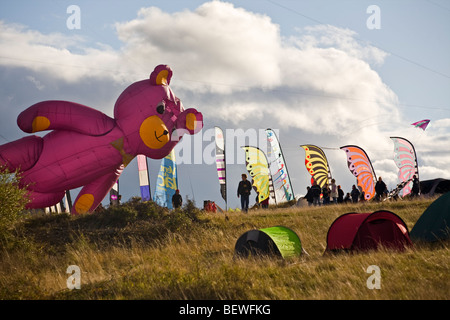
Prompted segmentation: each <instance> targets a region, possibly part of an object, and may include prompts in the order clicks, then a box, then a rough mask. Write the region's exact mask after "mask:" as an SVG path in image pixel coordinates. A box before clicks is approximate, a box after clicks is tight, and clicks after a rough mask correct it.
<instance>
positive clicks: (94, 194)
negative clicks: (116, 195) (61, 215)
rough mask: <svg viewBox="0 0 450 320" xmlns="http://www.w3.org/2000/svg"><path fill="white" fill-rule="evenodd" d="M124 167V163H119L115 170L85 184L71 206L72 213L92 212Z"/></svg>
mask: <svg viewBox="0 0 450 320" xmlns="http://www.w3.org/2000/svg"><path fill="white" fill-rule="evenodd" d="M123 169H124V165H123V164H121V165H119V166H118V167H117V168H116V169H115V170H112V171H111V172H110V173H109V174H106V175H104V176H102V177H100V178H98V179H97V180H94V181H92V182H91V183H89V184H87V185H85V186H84V187H83V188H82V189H81V190H80V193H79V194H78V196H77V198H76V199H75V202H74V203H73V206H72V212H71V213H72V214H82V213H87V212H89V213H90V212H94V210H95V209H96V208H97V206H98V205H99V204H100V203H101V202H102V200H103V198H105V197H106V195H107V194H108V192H109V190H111V188H112V187H113V185H114V183H115V182H116V181H117V180H118V179H119V176H120V174H121V173H122V171H123Z"/></svg>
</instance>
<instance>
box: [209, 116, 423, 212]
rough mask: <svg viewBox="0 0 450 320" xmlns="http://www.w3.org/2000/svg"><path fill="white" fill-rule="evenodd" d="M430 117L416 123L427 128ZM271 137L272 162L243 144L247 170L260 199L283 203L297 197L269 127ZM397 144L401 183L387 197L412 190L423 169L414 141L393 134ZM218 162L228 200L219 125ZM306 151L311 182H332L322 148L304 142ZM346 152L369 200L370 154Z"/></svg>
mask: <svg viewBox="0 0 450 320" xmlns="http://www.w3.org/2000/svg"><path fill="white" fill-rule="evenodd" d="M428 123H429V120H426V121H421V122H420V123H419V122H417V123H414V124H413V125H416V126H417V127H420V128H421V129H423V130H425V128H426V126H427V125H428ZM266 134H267V139H268V141H269V142H270V151H271V153H272V158H275V160H273V161H272V162H270V163H269V162H268V158H267V156H266V154H265V153H264V152H263V151H262V150H261V149H259V148H258V147H254V146H243V147H242V148H243V149H244V150H245V160H246V169H247V171H248V173H249V174H250V176H251V177H252V180H253V181H252V185H253V188H254V189H255V191H256V192H257V194H258V202H259V203H261V202H263V201H264V200H266V199H267V198H269V203H275V204H277V203H281V202H286V201H291V200H295V194H294V191H293V188H292V184H291V180H290V178H289V173H288V169H287V166H286V161H285V159H284V156H283V152H282V151H281V146H280V143H279V141H278V138H277V136H276V134H275V132H274V131H273V130H272V129H266ZM390 138H391V139H392V141H393V143H394V162H395V164H396V165H397V167H398V169H399V170H398V185H397V186H396V188H394V190H392V191H391V192H390V193H389V194H388V196H387V198H386V199H389V198H392V197H395V196H400V197H404V196H406V195H408V194H410V193H411V190H412V186H413V180H414V177H416V178H417V180H419V168H418V163H417V156H416V151H415V149H414V146H413V144H412V143H411V142H410V141H408V140H407V139H405V138H402V137H390ZM215 139H216V164H217V173H218V177H219V183H220V191H221V195H222V198H223V199H224V200H225V202H227V191H226V190H227V187H226V156H225V142H224V140H225V139H224V135H223V131H222V129H221V128H219V127H215ZM300 147H301V148H303V149H304V151H305V167H306V170H307V171H308V173H309V174H310V175H311V185H312V184H313V183H314V182H315V183H317V184H318V185H319V186H320V188H323V187H324V186H325V185H330V183H331V180H332V175H331V170H330V166H329V164H328V160H327V157H326V155H325V152H324V151H323V150H322V148H320V147H318V146H316V145H312V144H305V145H300ZM340 149H341V150H343V151H345V153H346V158H347V166H348V168H349V170H350V172H351V173H352V174H353V175H354V176H355V178H356V181H357V185H358V186H359V187H360V189H361V191H362V192H363V195H364V199H365V200H371V199H372V198H373V197H374V196H375V185H376V182H377V176H376V173H375V170H374V169H373V166H372V163H371V161H370V159H369V156H368V155H367V153H366V152H365V151H364V150H363V149H362V148H361V147H359V146H355V145H346V146H342V147H340Z"/></svg>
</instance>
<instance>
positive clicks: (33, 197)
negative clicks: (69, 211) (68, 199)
mask: <svg viewBox="0 0 450 320" xmlns="http://www.w3.org/2000/svg"><path fill="white" fill-rule="evenodd" d="M65 194H66V193H65V191H61V192H55V193H40V192H36V191H29V193H28V195H29V197H30V202H28V204H27V205H26V208H27V209H42V208H46V207H50V206H53V205H55V204H57V203H59V202H60V201H61V200H62V198H64V196H65Z"/></svg>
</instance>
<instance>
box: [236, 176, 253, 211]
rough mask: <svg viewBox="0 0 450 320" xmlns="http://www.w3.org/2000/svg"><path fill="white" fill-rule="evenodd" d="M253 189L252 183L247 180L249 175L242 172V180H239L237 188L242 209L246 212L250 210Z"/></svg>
mask: <svg viewBox="0 0 450 320" xmlns="http://www.w3.org/2000/svg"><path fill="white" fill-rule="evenodd" d="M251 191H252V184H251V183H250V181H248V180H247V175H246V174H245V173H243V174H242V181H240V182H239V185H238V189H237V196H238V198H239V197H240V198H241V209H242V211H244V212H248V204H249V199H250V193H251Z"/></svg>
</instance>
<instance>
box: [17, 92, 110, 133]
mask: <svg viewBox="0 0 450 320" xmlns="http://www.w3.org/2000/svg"><path fill="white" fill-rule="evenodd" d="M17 125H18V126H19V128H20V129H22V130H23V131H24V132H27V133H34V132H38V131H44V130H54V129H59V130H69V131H76V132H80V133H83V134H87V135H92V136H99V135H103V134H106V133H108V132H109V131H111V130H112V129H113V128H114V126H115V121H114V119H112V118H110V117H108V116H107V115H105V114H104V113H102V112H100V111H97V110H95V109H92V108H90V107H87V106H84V105H81V104H78V103H74V102H70V101H58V100H51V101H43V102H39V103H36V104H34V105H32V106H31V107H29V108H28V109H26V110H25V111H23V112H22V113H20V114H19V116H18V117H17Z"/></svg>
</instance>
